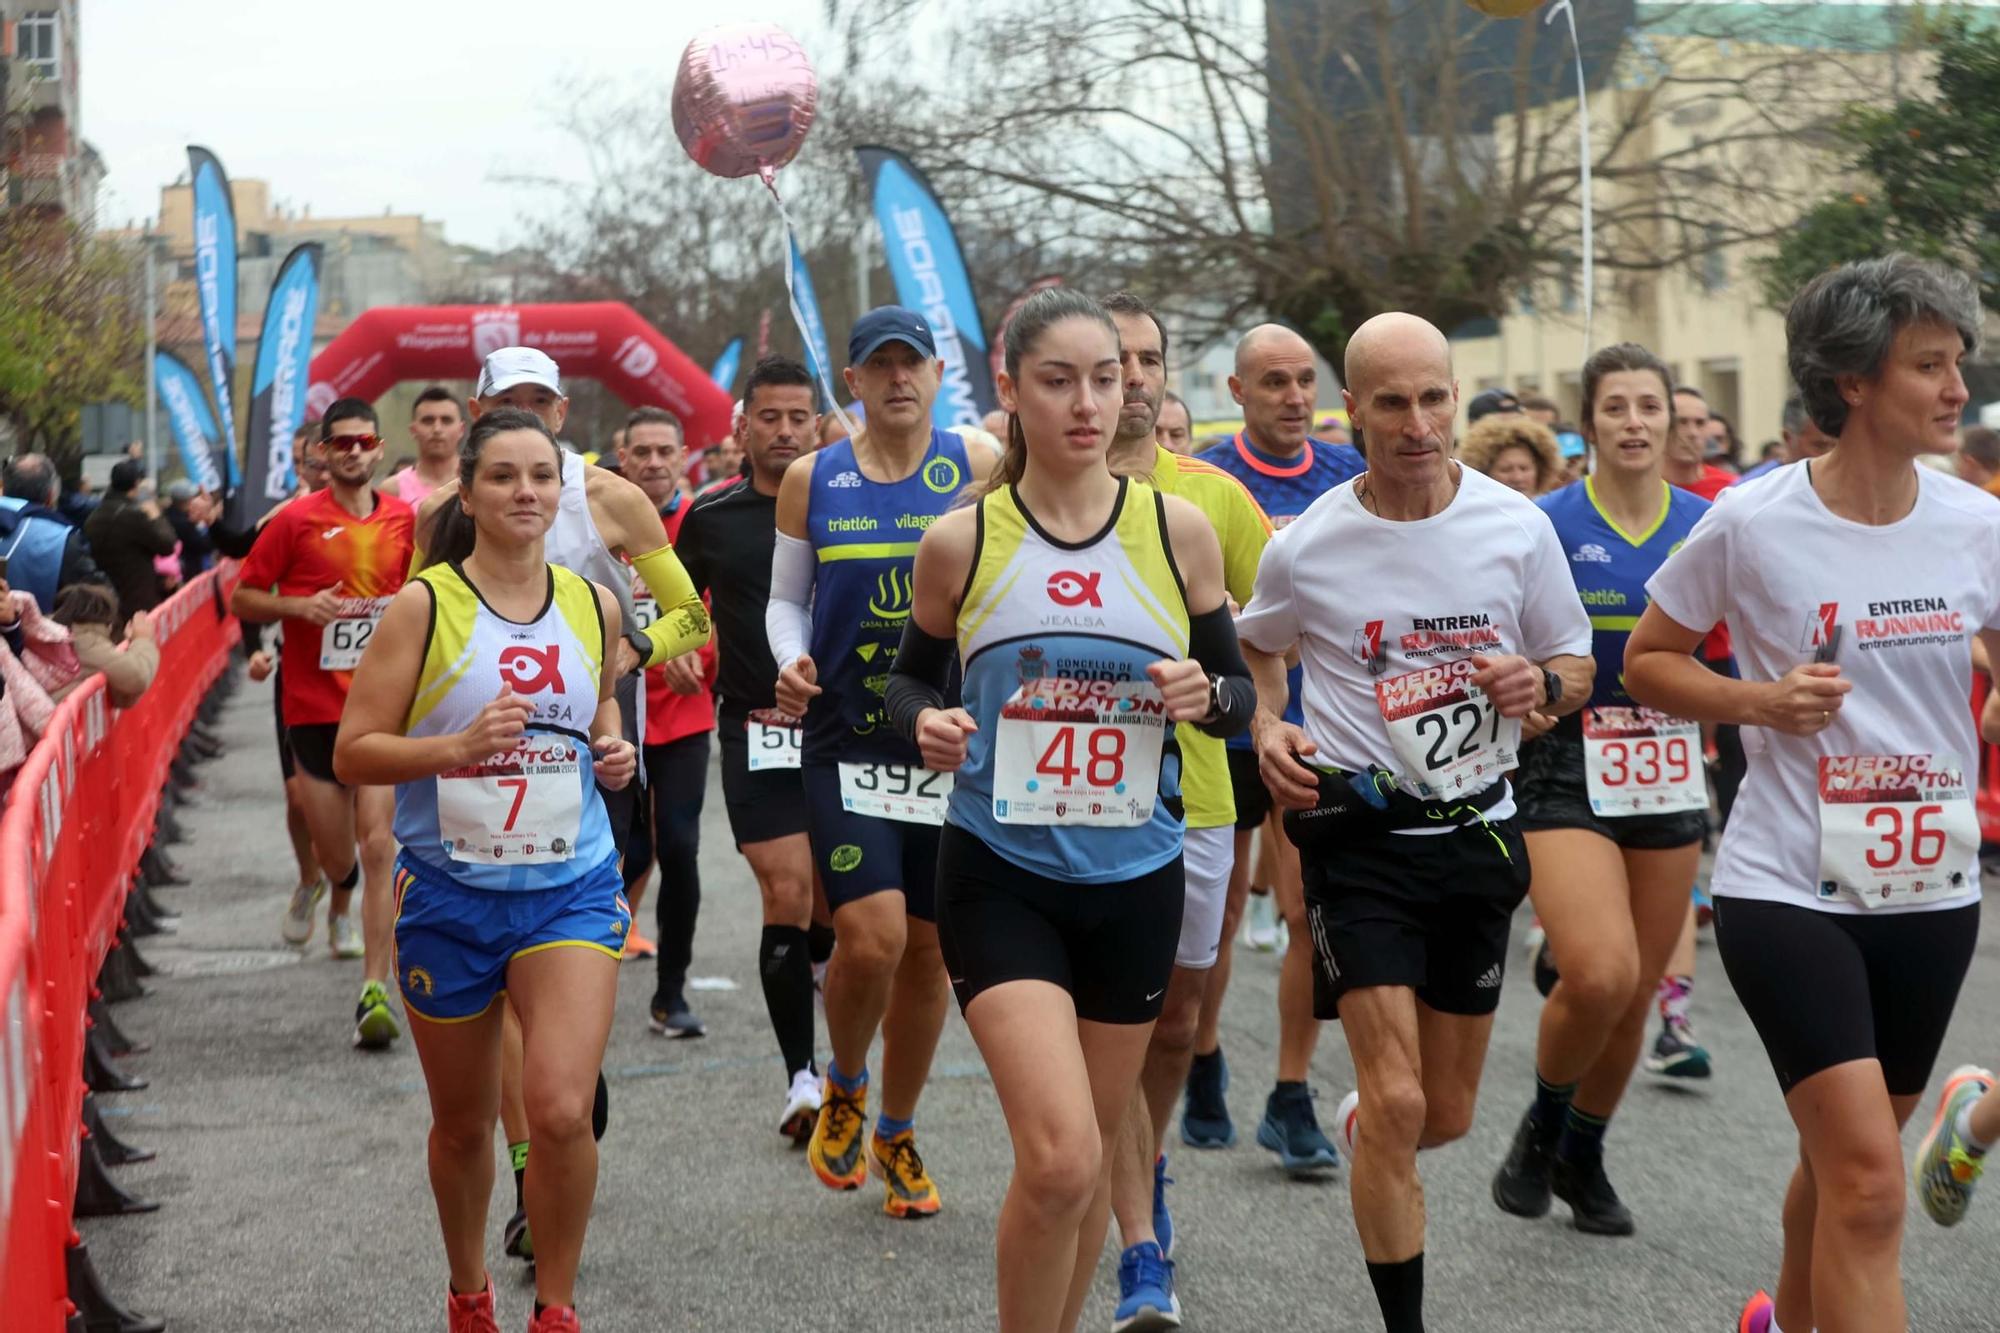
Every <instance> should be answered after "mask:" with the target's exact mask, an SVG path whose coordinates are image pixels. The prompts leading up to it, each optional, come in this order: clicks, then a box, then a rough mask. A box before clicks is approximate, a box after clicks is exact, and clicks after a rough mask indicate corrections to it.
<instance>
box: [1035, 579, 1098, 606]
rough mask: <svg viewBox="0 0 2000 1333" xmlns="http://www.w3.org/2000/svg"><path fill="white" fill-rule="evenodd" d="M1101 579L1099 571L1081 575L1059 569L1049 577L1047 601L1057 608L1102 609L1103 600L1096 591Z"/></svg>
mask: <svg viewBox="0 0 2000 1333" xmlns="http://www.w3.org/2000/svg"><path fill="white" fill-rule="evenodd" d="M1103 577H1104V575H1103V573H1102V571H1099V570H1092V571H1091V572H1090V573H1087V574H1083V573H1078V572H1077V571H1076V570H1073V569H1059V570H1057V571H1056V572H1055V573H1053V574H1051V575H1049V582H1048V593H1049V600H1050V601H1052V602H1054V603H1055V604H1056V605H1057V606H1086V605H1088V606H1095V607H1099V608H1102V607H1103V605H1104V598H1103V597H1102V596H1101V595H1099V593H1098V591H1097V583H1098V580H1099V579H1101V578H1103Z"/></svg>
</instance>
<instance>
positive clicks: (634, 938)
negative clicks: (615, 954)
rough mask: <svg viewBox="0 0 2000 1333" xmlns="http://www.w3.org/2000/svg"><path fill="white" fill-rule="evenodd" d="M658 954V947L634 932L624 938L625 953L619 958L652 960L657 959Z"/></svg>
mask: <svg viewBox="0 0 2000 1333" xmlns="http://www.w3.org/2000/svg"><path fill="white" fill-rule="evenodd" d="M659 952H660V946H659V945H657V944H655V943H653V942H652V941H651V940H649V939H647V938H646V937H645V936H644V935H641V934H640V933H639V932H638V931H636V930H635V931H633V932H632V933H631V934H629V935H627V936H626V937H625V952H624V953H622V954H620V955H619V957H620V959H621V960H622V959H627V958H653V957H657V956H658V955H659Z"/></svg>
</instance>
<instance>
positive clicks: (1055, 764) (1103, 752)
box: [1035, 727, 1125, 789]
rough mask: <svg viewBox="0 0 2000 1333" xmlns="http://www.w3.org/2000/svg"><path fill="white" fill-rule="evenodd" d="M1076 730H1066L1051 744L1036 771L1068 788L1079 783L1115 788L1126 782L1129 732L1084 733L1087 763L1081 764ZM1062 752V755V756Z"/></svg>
mask: <svg viewBox="0 0 2000 1333" xmlns="http://www.w3.org/2000/svg"><path fill="white" fill-rule="evenodd" d="M1076 732H1077V729H1076V728H1075V727H1063V728H1061V729H1060V730H1058V731H1057V732H1056V734H1055V736H1054V738H1053V739H1051V740H1050V741H1049V744H1048V748H1047V749H1045V750H1043V751H1042V757H1041V758H1040V759H1037V760H1036V761H1035V772H1036V773H1038V774H1040V775H1041V776H1043V777H1046V778H1053V779H1054V780H1055V781H1057V782H1059V783H1061V784H1062V785H1063V786H1065V787H1074V786H1076V785H1077V784H1078V780H1079V779H1081V780H1082V781H1083V782H1085V783H1088V784H1089V785H1090V786H1092V787H1102V788H1106V789H1110V788H1115V787H1117V786H1118V785H1119V784H1120V783H1122V782H1124V781H1125V733H1124V732H1123V731H1122V730H1120V729H1118V728H1116V727H1092V728H1091V729H1090V730H1089V731H1088V732H1086V733H1084V737H1085V738H1084V742H1083V745H1084V757H1083V762H1082V763H1081V764H1079V763H1078V762H1077V753H1076ZM1058 752H1060V753H1058Z"/></svg>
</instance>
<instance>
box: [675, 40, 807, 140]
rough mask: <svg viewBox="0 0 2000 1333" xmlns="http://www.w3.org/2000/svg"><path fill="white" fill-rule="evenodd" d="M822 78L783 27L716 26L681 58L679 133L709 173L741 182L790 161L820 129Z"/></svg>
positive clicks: (677, 91)
mask: <svg viewBox="0 0 2000 1333" xmlns="http://www.w3.org/2000/svg"><path fill="white" fill-rule="evenodd" d="M818 105H819V79H818V78H817V76H815V75H814V74H813V67H812V61H811V60H809V59H807V58H806V53H805V48H803V47H801V46H800V45H799V44H798V42H797V40H795V39H794V38H793V37H792V35H791V34H790V33H788V32H786V31H785V30H784V29H783V28H781V27H779V26H778V25H777V24H775V23H731V24H726V25H724V26H722V27H719V28H710V29H709V30H708V31H707V32H704V33H702V34H701V35H700V36H698V37H696V38H695V39H694V40H693V41H691V42H689V43H688V45H687V50H685V51H683V52H682V53H681V67H680V71H679V73H677V74H676V75H675V76H674V96H673V112H674V133H675V135H676V136H678V137H679V139H680V141H681V147H683V148H685V149H687V153H688V156H689V157H691V158H693V159H694V160H695V162H696V163H697V164H699V165H700V166H701V168H702V169H703V170H704V171H709V172H712V173H714V174H715V175H717V176H724V177H730V178H734V177H737V176H749V175H753V174H768V173H770V172H774V171H776V170H777V169H778V168H779V167H782V166H784V165H785V164H786V163H787V162H790V161H791V160H792V158H793V157H794V156H795V155H796V154H797V153H798V151H799V145H800V144H802V143H804V142H805V138H806V131H807V130H809V129H811V128H812V122H813V113H814V111H815V110H816V109H817V108H818Z"/></svg>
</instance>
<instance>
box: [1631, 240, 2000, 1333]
mask: <svg viewBox="0 0 2000 1333" xmlns="http://www.w3.org/2000/svg"><path fill="white" fill-rule="evenodd" d="M1979 323H1980V310H1979V302H1978V298H1977V296H1976V295H1975V293H1974V289H1973V285H1972V283H1971V282H1970V281H1968V280H1967V279H1966V277H1965V276H1964V275H1962V274H1960V273H1957V272H1954V271H1952V270H1950V269H1946V268H1943V267H1941V266H1938V265H1935V264H1930V263H1925V262H1922V261H1919V260H1916V259H1913V258H1911V257H1909V256H1907V255H1891V256H1889V257H1887V258H1885V259H1877V260H1870V261H1868V262H1866V263H1859V264H1848V265H1843V266H1842V267H1840V268H1837V269H1834V270H1832V271H1830V272H1828V273H1824V274H1822V275H1820V276H1819V277H1818V278H1815V279H1814V280H1813V281H1812V282H1810V283H1808V284H1807V285H1806V287H1805V289H1804V290H1802V291H1801V292H1800V293H1799V294H1798V297H1797V298H1796V299H1795V300H1794V301H1793V302H1792V307H1791V310H1790V312H1789V314H1788V315H1787V316H1786V319H1785V333H1786V338H1787V342H1788V345H1789V346H1788V355H1789V359H1790V364H1791V371H1792V377H1793V378H1794V379H1795V380H1796V381H1797V383H1798V387H1799V391H1800V393H1801V395H1802V397H1803V398H1804V400H1805V407H1806V411H1807V413H1808V414H1809V415H1810V416H1811V418H1812V420H1813V422H1814V424H1816V425H1817V426H1818V427H1819V428H1820V429H1821V430H1823V431H1825V432H1826V433H1827V434H1828V435H1830V436H1833V437H1835V438H1837V439H1838V440H1839V442H1840V443H1839V447H1838V448H1836V449H1834V450H1833V451H1832V452H1831V453H1829V454H1827V455H1826V456H1824V457H1822V458H1816V459H1812V460H1809V461H1807V462H1805V463H1802V464H1801V465H1800V466H1798V467H1789V468H1783V469H1780V470H1779V471H1777V472H1774V473H1772V474H1771V475H1770V476H1768V477H1766V478H1765V479H1764V480H1762V481H1759V482H1758V483H1757V484H1756V485H1755V486H1751V487H1747V488H1737V489H1735V490H1731V491H1725V492H1723V496H1722V499H1721V500H1720V502H1718V503H1717V504H1716V506H1715V507H1714V508H1713V509H1712V510H1710V511H1709V513H1708V515H1707V516H1706V517H1704V518H1703V519H1702V521H1701V522H1700V523H1699V524H1697V525H1696V527H1695V529H1694V531H1693V533H1692V534H1690V536H1689V537H1688V540H1687V543H1686V545H1684V546H1683V547H1682V548H1681V549H1680V551H1679V552H1678V553H1677V554H1675V555H1674V556H1673V557H1671V558H1670V559H1669V560H1668V561H1667V563H1666V564H1665V565H1664V566H1663V567H1662V568H1661V569H1660V571H1659V572H1658V573H1657V574H1655V575H1654V576H1653V578H1652V580H1651V581H1650V582H1649V583H1648V584H1647V585H1646V591H1647V593H1648V594H1649V596H1650V598H1651V605H1650V606H1648V608H1647V609H1646V612H1645V614H1644V615H1643V616H1642V617H1641V618H1640V621H1639V625H1638V628H1637V629H1635V630H1634V631H1633V633H1632V638H1631V641H1630V642H1629V644H1628V645H1627V647H1626V650H1625V674H1626V684H1627V687H1628V688H1629V689H1630V691H1631V693H1632V695H1633V697H1634V698H1636V699H1637V700H1639V702H1641V703H1643V704H1646V705H1648V706H1650V707H1653V708H1657V709H1660V710H1662V711H1663V712H1667V713H1671V714H1673V715H1675V716H1679V717H1688V718H1694V719H1697V720H1699V721H1704V722H1718V723H1732V724H1735V725H1738V726H1741V727H1743V728H1745V733H1744V741H1745V748H1746V749H1747V750H1748V751H1749V752H1750V773H1749V777H1748V779H1747V780H1746V781H1745V782H1744V784H1743V788H1742V794H1741V796H1740V797H1739V798H1738V800H1737V804H1736V809H1735V812H1734V817H1733V818H1732V819H1731V820H1730V823H1729V827H1728V829H1727V830H1726V831H1725V832H1724V834H1723V839H1722V847H1721V850H1720V852H1719V853H1718V854H1717V857H1716V864H1715V873H1714V878H1713V882H1712V886H1711V892H1712V894H1713V895H1714V897H1715V905H1716V923H1715V925H1716V942H1717V944H1718V946H1719V947H1720V949H1721V952H1722V961H1723V965H1724V966H1725V967H1726V968H1728V970H1729V979H1730V981H1731V982H1732V983H1733V984H1734V985H1735V988H1736V993H1737V995H1738V997H1740V998H1741V1000H1742V1002H1743V1007H1744V1009H1745V1011H1746V1012H1747V1013H1748V1014H1749V1015H1750V1019H1751V1022H1752V1023H1753V1024H1754V1025H1755V1026H1756V1028H1757V1033H1758V1036H1759V1037H1760V1038H1761V1039H1762V1040H1763V1042H1764V1048H1765V1050H1766V1052H1767V1053H1768V1054H1769V1056H1770V1059H1771V1064H1772V1067H1773V1070H1774V1071H1775V1073H1776V1074H1777V1078H1778V1086H1779V1088H1780V1090H1781V1091H1782V1093H1783V1094H1784V1097H1785V1102H1786V1106H1787V1108H1788V1109H1789V1111H1790V1113H1791V1116H1792V1120H1793V1122H1794V1123H1795V1124H1796V1125H1797V1126H1798V1133H1799V1145H1800V1151H1801V1159H1800V1162H1799V1165H1798V1167H1797V1169H1796V1171H1795V1172H1794V1174H1793V1176H1792V1182H1791V1188H1790V1190H1789V1191H1788V1192H1787V1194H1786V1196H1785V1204H1784V1212H1783V1218H1784V1229H1785V1247H1784V1259H1783V1263H1782V1265H1781V1267H1780V1268H1779V1271H1778V1288H1777V1300H1776V1302H1775V1303H1774V1302H1773V1301H1772V1300H1771V1298H1770V1297H1768V1296H1766V1295H1765V1294H1764V1293H1763V1292H1758V1293H1757V1294H1756V1296H1754V1297H1752V1298H1751V1300H1750V1302H1749V1303H1748V1304H1747V1305H1746V1306H1745V1307H1744V1310H1743V1314H1742V1317H1741V1319H1740V1320H1739V1322H1738V1327H1739V1329H1741V1330H1743V1333H1781V1331H1780V1324H1781V1323H1782V1326H1783V1328H1784V1329H1789V1330H1791V1333H1807V1330H1810V1329H1813V1328H1815V1327H1817V1328H1818V1329H1819V1330H1820V1333H1858V1331H1859V1330H1864V1329H1865V1330H1867V1331H1868V1333H1896V1331H1897V1330H1903V1329H1906V1328H1907V1327H1908V1320H1907V1314H1906V1311H1905V1307H1904V1301H1903V1289H1902V1276H1901V1269H1900V1252H1901V1242H1902V1229H1903V1178H1902V1149H1901V1145H1900V1142H1899V1140H1898V1137H1897V1131H1898V1128H1899V1127H1900V1126H1901V1125H1902V1124H1903V1122H1904V1121H1906V1120H1907V1119H1908V1118H1909V1117H1910V1115H1911V1113H1912V1112H1913V1111H1914V1110H1915V1109H1916V1106H1917V1101H1918V1099H1919V1097H1920V1096H1921V1095H1922V1093H1923V1090H1924V1085H1925V1083H1926V1082H1927V1081H1928V1080H1929V1078H1930V1074H1931V1066H1932V1064H1933V1062H1934V1061H1935V1060H1936V1058H1937V1053H1938V1049H1939V1046H1940V1045H1941V1044H1942V1042H1943V1040H1944V1034H1945V1028H1946V1027H1947V1025H1948V1024H1949V1023H1950V1021H1951V1013H1952V1008H1953V1006H1954V1005H1955V1004H1956V1002H1957V999H1958V990H1959V985H1960V983H1961V982H1962V981H1963V980H1964V977H1965V972H1966V968H1967V967H1968V965H1969V964H1970V962H1971V958H1972V950H1973V945H1974V943H1975V941H1976V939H1977V936H1978V933H1979V821H1978V817H1977V815H1976V814H1975V813H1974V804H1973V791H1974V787H1975V786H1976V784H1977V781H1978V737H1977V735H1976V734H1975V732H1974V726H1973V719H1972V715H1971V711H1970V710H1969V709H1968V708H1967V706H1966V700H1967V699H1968V698H1969V697H1970V694H1971V690H1972V639H1973V636H1975V635H1977V636H1979V637H1980V639H1981V641H1982V642H1984V644H1985V645H1986V648H1987V651H1988V652H1989V653H2000V506H1996V505H1995V504H1994V503H1993V502H1992V500H1991V498H1990V497H1987V496H1984V495H1981V494H1979V492H1978V491H1976V490H1974V489H1973V488H1972V487H1970V486H1967V485H1966V484H1965V483H1963V482H1961V481H1959V480H1957V479H1956V478H1954V477H1951V476H1949V475H1947V474H1945V473H1942V472H1940V471H1937V470H1936V469H1934V468H1930V467H1925V466H1920V465H1919V462H1918V460H1919V459H1920V458H1921V457H1922V456H1924V455H1926V454H1948V453H1950V452H1951V451H1952V449H1953V448H1954V447H1955V445H1956V443H1957V428H1958V423H1959V417H1960V415H1961V413H1962V412H1963V411H1964V409H1965V405H1966V403H1967V401H1968V394H1967V392H1966V387H1965V380H1964V378H1963V376H1962V375H1961V373H1960V364H1961V362H1963V361H1964V359H1965V357H1966V356H1967V354H1968V353H1969V352H1970V351H1971V349H1972V347H1973V345H1974V343H1975V342H1976V341H1977V337H1978V329H1979ZM1725 618H1726V619H1727V620H1728V621H1729V623H1730V627H1731V629H1732V630H1733V631H1734V633H1735V638H1736V657H1737V662H1738V665H1739V666H1740V668H1741V670H1742V679H1740V680H1732V679H1729V678H1727V677H1723V676H1718V675H1716V674H1715V673H1714V672H1711V671H1709V670H1707V669H1705V668H1704V667H1703V666H1702V665H1701V663H1699V662H1697V661H1695V660H1694V658H1693V657H1692V656H1691V654H1692V653H1693V652H1694V650H1695V648H1696V646H1697V645H1698V644H1699V643H1700V641H1701V638H1702V636H1703V634H1704V633H1705V632H1706V631H1707V628H1708V627H1709V626H1710V625H1712V624H1714V623H1715V622H1716V621H1718V620H1722V619H1725ZM1996 660H2000V658H1996Z"/></svg>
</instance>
